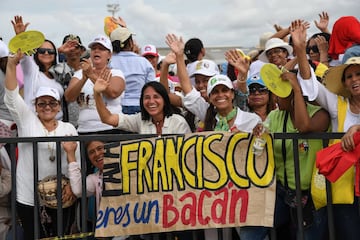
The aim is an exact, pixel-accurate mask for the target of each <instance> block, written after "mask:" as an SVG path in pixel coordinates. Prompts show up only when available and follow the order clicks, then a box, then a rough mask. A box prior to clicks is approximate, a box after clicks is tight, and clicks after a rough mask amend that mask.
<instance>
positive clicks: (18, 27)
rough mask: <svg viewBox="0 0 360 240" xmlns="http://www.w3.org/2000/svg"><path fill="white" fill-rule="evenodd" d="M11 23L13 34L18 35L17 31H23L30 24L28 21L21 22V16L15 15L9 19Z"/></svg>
mask: <svg viewBox="0 0 360 240" xmlns="http://www.w3.org/2000/svg"><path fill="white" fill-rule="evenodd" d="M11 23H12V25H13V28H14V31H15V34H16V35H18V34H19V33H22V32H25V31H26V28H27V27H28V26H29V25H30V23H25V24H24V22H23V19H22V16H15V17H14V20H11Z"/></svg>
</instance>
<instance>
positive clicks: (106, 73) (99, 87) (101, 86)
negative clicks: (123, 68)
mask: <svg viewBox="0 0 360 240" xmlns="http://www.w3.org/2000/svg"><path fill="white" fill-rule="evenodd" d="M110 77H111V72H110V69H104V70H103V71H102V72H101V73H100V76H99V78H98V79H96V82H95V84H94V93H102V92H104V91H105V90H106V88H107V87H108V86H109V85H110V81H109V79H110Z"/></svg>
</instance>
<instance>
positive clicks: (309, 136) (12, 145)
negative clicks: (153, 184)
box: [0, 133, 343, 240]
mask: <svg viewBox="0 0 360 240" xmlns="http://www.w3.org/2000/svg"><path fill="white" fill-rule="evenodd" d="M342 136H343V133H309V134H298V133H274V134H273V137H274V139H292V140H293V149H298V148H297V146H298V140H299V139H322V140H323V146H324V147H325V146H327V144H328V141H329V140H330V139H340V138H341V137H342ZM149 137H154V135H143V134H123V135H121V134H118V135H82V136H66V137H37V138H0V142H3V143H7V144H9V145H10V156H9V157H10V159H11V174H12V176H11V180H12V191H11V206H12V209H11V217H12V220H11V223H12V226H16V223H17V222H16V221H17V218H16V144H18V143H32V145H33V158H34V159H37V156H38V148H37V144H38V143H39V142H55V143H56V149H57V151H56V159H57V169H58V174H57V189H58V190H59V189H61V170H60V169H61V150H60V147H61V142H63V141H79V142H80V152H81V159H82V160H81V173H82V197H81V219H82V221H81V232H82V233H87V232H88V230H89V229H87V224H86V221H85V219H86V162H85V161H86V151H85V143H86V142H88V141H92V140H99V141H104V142H119V141H125V140H133V139H139V138H149ZM294 161H295V181H296V199H297V202H298V203H301V188H300V170H299V154H298V151H294ZM33 174H34V179H38V162H37V161H34V173H33ZM33 186H34V205H35V208H34V230H35V238H36V239H38V238H39V226H40V224H39V217H38V214H37V213H38V210H39V200H38V196H37V191H36V190H35V189H37V181H34V183H33ZM326 189H327V200H328V203H329V202H330V203H331V202H332V199H331V194H330V193H331V189H330V183H329V182H328V181H327V183H326ZM57 202H58V203H60V204H58V206H57V236H58V237H57V238H56V239H65V238H62V237H63V236H64V229H63V227H62V226H63V222H62V217H63V211H62V204H61V202H62V201H61V191H57ZM327 211H328V229H329V239H331V240H333V239H335V237H334V236H335V234H334V217H333V212H332V204H328V205H327ZM297 214H298V215H297V216H298V229H299V230H300V231H299V232H300V233H299V238H300V239H304V234H303V225H302V222H303V216H302V208H301V204H298V207H297ZM16 235H17V233H16V231H12V239H17V236H16ZM218 236H219V237H220V238H219V239H221V238H222V237H221V236H222V234H221V232H220V231H219V234H218ZM75 237H76V239H79V238H83V239H85V237H86V234H82V235H81V234H80V235H78V236H74V237H73V238H75ZM69 238H71V237H66V239H69Z"/></svg>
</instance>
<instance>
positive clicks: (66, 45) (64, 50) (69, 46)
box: [58, 40, 79, 53]
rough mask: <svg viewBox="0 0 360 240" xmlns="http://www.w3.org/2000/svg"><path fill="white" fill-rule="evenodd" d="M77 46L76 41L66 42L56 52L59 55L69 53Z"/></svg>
mask: <svg viewBox="0 0 360 240" xmlns="http://www.w3.org/2000/svg"><path fill="white" fill-rule="evenodd" d="M78 46H79V42H78V41H77V40H69V41H66V42H65V43H64V44H63V45H61V47H59V49H58V51H59V52H61V53H69V52H70V51H72V50H75V48H77V47H78Z"/></svg>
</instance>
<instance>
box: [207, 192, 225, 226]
mask: <svg viewBox="0 0 360 240" xmlns="http://www.w3.org/2000/svg"><path fill="white" fill-rule="evenodd" d="M221 193H223V194H224V196H223V198H218V199H216V200H214V202H213V204H212V205H211V217H212V219H213V221H214V222H215V223H222V224H224V223H226V209H227V201H228V195H229V193H228V189H227V188H222V189H220V190H217V191H215V195H216V196H217V195H219V194H221ZM218 212H220V216H219V217H218V216H217V213H218Z"/></svg>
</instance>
